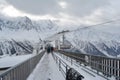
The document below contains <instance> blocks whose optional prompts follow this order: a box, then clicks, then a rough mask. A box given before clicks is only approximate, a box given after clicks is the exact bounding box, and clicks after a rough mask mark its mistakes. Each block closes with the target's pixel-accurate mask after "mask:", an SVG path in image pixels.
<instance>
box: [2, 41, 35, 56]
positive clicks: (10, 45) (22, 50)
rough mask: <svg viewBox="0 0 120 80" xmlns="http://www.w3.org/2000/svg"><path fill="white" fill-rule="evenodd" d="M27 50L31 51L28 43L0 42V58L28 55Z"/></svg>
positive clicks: (31, 47)
mask: <svg viewBox="0 0 120 80" xmlns="http://www.w3.org/2000/svg"><path fill="white" fill-rule="evenodd" d="M20 45H21V46H22V47H21V46H20ZM27 49H30V50H31V51H32V50H33V44H32V43H31V42H29V41H22V42H21V41H16V42H14V41H12V40H0V56H5V55H13V54H19V55H21V54H29V52H28V51H27Z"/></svg>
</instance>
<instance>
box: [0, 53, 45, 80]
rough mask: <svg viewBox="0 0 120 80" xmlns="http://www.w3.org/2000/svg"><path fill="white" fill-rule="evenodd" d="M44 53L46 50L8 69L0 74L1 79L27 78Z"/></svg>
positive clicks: (20, 79) (16, 79)
mask: <svg viewBox="0 0 120 80" xmlns="http://www.w3.org/2000/svg"><path fill="white" fill-rule="evenodd" d="M43 55H44V51H43V52H41V53H39V54H37V55H35V56H33V57H32V58H30V59H28V60H26V61H24V62H22V63H21V64H18V65H16V66H14V67H12V68H10V69H8V70H7V71H5V72H4V73H2V74H1V75H0V80H26V79H27V77H28V76H29V75H30V73H31V72H32V71H33V69H34V68H35V66H36V65H37V63H38V62H39V61H40V59H41V58H42V56H43Z"/></svg>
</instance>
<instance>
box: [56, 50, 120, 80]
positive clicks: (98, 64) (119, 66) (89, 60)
mask: <svg viewBox="0 0 120 80" xmlns="http://www.w3.org/2000/svg"><path fill="white" fill-rule="evenodd" d="M58 52H59V53H61V54H63V55H66V56H68V57H70V58H72V59H74V60H76V61H77V62H79V63H80V65H81V64H84V66H90V67H91V69H94V70H96V71H94V72H95V73H97V74H99V73H100V72H101V73H102V75H104V76H105V78H106V77H107V79H108V78H109V77H112V76H114V77H115V79H116V80H120V59H118V58H117V59H116V58H109V57H103V56H94V55H88V54H81V53H73V52H67V51H58ZM99 75H101V74H99ZM102 75H101V76H102Z"/></svg>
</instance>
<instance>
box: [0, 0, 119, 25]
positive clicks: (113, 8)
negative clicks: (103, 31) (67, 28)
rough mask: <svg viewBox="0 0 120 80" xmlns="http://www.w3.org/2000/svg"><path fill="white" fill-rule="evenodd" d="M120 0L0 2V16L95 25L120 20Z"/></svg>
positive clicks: (16, 0)
mask: <svg viewBox="0 0 120 80" xmlns="http://www.w3.org/2000/svg"><path fill="white" fill-rule="evenodd" d="M119 7H120V0H0V15H4V16H9V17H20V16H28V17H29V18H31V19H33V20H39V19H51V20H60V21H61V22H63V23H67V22H71V23H76V24H77V23H79V24H95V23H99V22H103V21H107V20H111V19H118V18H120V17H119V16H120V9H119Z"/></svg>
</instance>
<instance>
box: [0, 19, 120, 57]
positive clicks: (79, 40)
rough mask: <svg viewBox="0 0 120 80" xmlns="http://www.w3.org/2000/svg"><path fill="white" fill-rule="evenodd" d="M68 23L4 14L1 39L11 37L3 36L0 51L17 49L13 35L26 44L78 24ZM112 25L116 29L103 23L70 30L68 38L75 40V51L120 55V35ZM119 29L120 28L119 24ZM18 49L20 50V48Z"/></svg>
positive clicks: (1, 23)
mask: <svg viewBox="0 0 120 80" xmlns="http://www.w3.org/2000/svg"><path fill="white" fill-rule="evenodd" d="M66 26H68V25H66ZM66 26H65V25H64V26H62V27H61V26H60V25H59V24H58V21H52V20H39V21H32V20H31V19H29V18H28V17H19V18H14V19H11V18H10V19H9V18H0V39H7V41H2V40H1V41H2V42H0V54H13V53H15V50H16V48H14V45H16V44H15V43H14V42H13V41H11V39H14V40H15V41H21V42H22V43H21V44H23V45H24V40H27V41H28V42H29V41H30V42H34V40H37V41H38V40H39V39H40V38H41V39H45V38H46V37H49V36H51V35H53V34H55V33H57V32H59V31H62V30H72V29H75V28H73V27H76V26H75V25H74V24H73V25H71V26H72V28H71V27H66ZM109 26H110V27H109ZM77 27H78V26H77ZM112 28H114V29H113V30H115V27H112V26H111V25H107V27H104V26H102V27H100V28H87V29H86V28H85V29H77V30H75V31H73V32H71V33H67V34H66V39H67V40H68V41H69V42H71V44H72V45H73V46H74V49H75V51H80V52H82V53H85V54H93V55H102V56H109V57H113V56H119V55H120V35H119V34H114V33H110V32H109V31H111V32H115V31H112ZM116 29H117V30H118V29H120V28H119V26H118V25H117V28H116ZM106 30H107V31H106ZM5 44H6V45H8V44H9V46H6V45H5ZM24 46H25V45H24ZM15 47H16V46H15ZM19 47H20V46H19ZM11 49H13V52H12V53H10V50H11ZM14 49H15V50H14ZM3 50H4V51H3ZM8 51H9V53H8ZM16 51H19V49H18V50H16ZM3 52H4V53H3Z"/></svg>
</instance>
